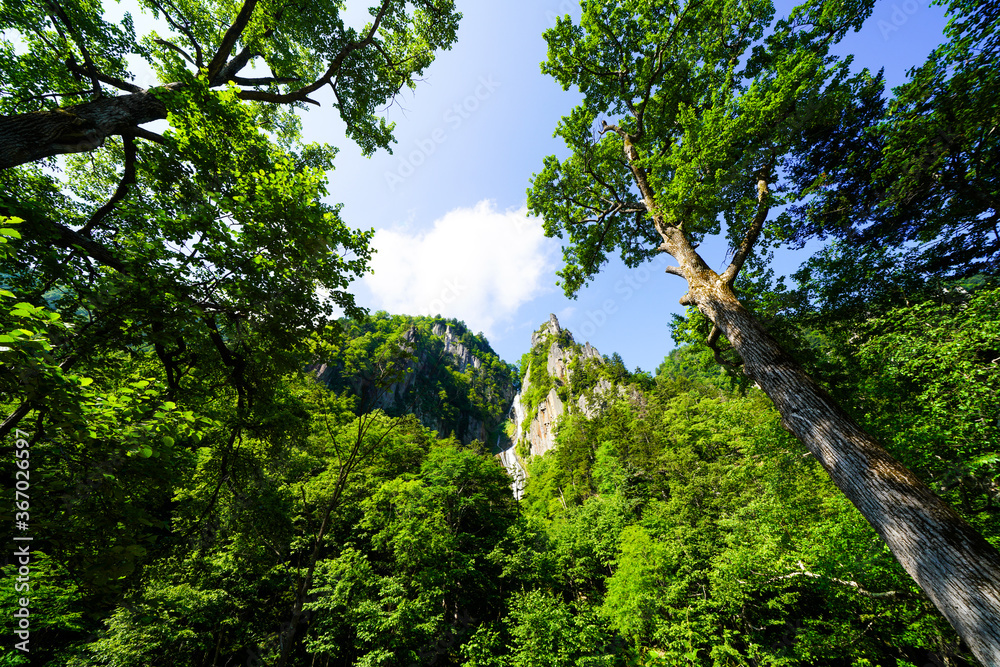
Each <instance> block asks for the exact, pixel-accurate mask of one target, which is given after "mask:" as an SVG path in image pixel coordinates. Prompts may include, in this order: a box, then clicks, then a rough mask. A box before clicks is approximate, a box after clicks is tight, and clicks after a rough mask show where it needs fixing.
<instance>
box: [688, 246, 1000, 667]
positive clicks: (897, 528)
mask: <svg viewBox="0 0 1000 667" xmlns="http://www.w3.org/2000/svg"><path fill="white" fill-rule="evenodd" d="M678 254H680V255H684V253H683V252H679V253H678ZM679 259H680V258H679ZM681 264H682V268H691V267H690V266H689V267H685V266H684V264H685V262H683V261H682V262H681ZM702 266H703V265H702ZM685 276H686V277H688V278H689V281H688V283H689V287H690V293H689V294H690V296H689V299H690V300H691V301H693V302H694V303H696V304H697V305H698V308H699V310H701V312H702V313H704V314H705V315H706V316H707V317H708V318H709V319H710V320H711V321H712V322H713V323H714V324H715V325H716V326H717V327H718V328H719V329H720V330H721V332H722V333H723V334H724V335H725V336H726V338H728V339H729V341H730V343H732V345H733V348H734V349H735V350H736V352H737V353H738V354H739V355H740V357H741V358H742V359H743V364H744V370H745V372H746V373H747V375H748V376H749V377H750V378H752V379H753V380H754V381H755V382H756V383H757V384H758V385H759V386H760V388H761V389H763V390H764V393H766V394H767V395H768V396H769V397H770V398H771V400H772V401H774V405H775V407H777V409H778V412H779V413H780V414H781V421H782V424H784V425H785V427H787V428H788V429H789V430H790V431H791V432H792V433H793V434H794V435H795V437H796V438H798V439H799V440H800V441H801V442H802V443H803V444H804V445H805V446H806V448H807V449H808V450H809V451H810V452H812V454H813V455H814V456H815V457H816V459H817V460H818V461H819V462H820V463H821V464H822V466H823V468H825V469H826V471H827V472H828V473H829V474H830V477H831V478H832V479H833V482H834V484H836V485H837V488H838V489H840V490H841V491H842V492H843V493H844V495H846V496H847V498H848V499H849V500H850V501H851V502H852V503H854V505H855V506H856V507H857V508H858V509H859V510H860V511H861V514H862V515H864V517H865V518H866V519H867V520H868V522H869V523H870V524H871V525H872V527H873V528H874V529H875V531H876V532H877V533H878V534H879V535H880V536H881V537H882V539H884V540H885V542H886V544H887V545H888V546H889V549H890V550H891V551H892V553H893V555H894V556H895V557H896V559H897V560H898V561H899V562H900V564H901V565H902V566H903V568H904V569H905V570H906V571H907V572H908V573H909V574H910V576H912V577H913V579H914V580H915V581H916V582H917V584H918V585H919V586H920V588H921V589H922V590H923V591H924V593H926V594H927V596H928V597H929V598H930V599H931V601H932V602H933V603H934V605H935V606H936V607H937V608H938V610H939V611H940V612H941V613H942V614H943V615H944V617H945V618H947V619H948V621H949V622H950V623H951V624H952V626H953V627H954V628H955V630H956V631H957V632H958V634H959V635H960V636H961V637H962V639H963V640H965V642H966V643H967V644H968V645H969V647H970V648H971V649H972V652H973V653H974V654H975V656H976V657H977V658H978V659H979V661H980V662H982V663H983V664H984V665H987V666H993V665H1000V553H998V552H997V550H996V549H995V548H994V547H993V546H992V545H991V544H989V543H988V542H987V541H986V540H985V539H984V538H983V537H982V535H980V534H979V533H978V532H976V530H974V529H973V528H972V527H971V526H970V525H969V524H968V523H966V521H965V520H964V519H962V518H961V517H960V516H959V515H958V513H957V512H955V510H954V509H952V507H951V506H950V505H948V504H947V503H945V502H944V501H943V500H942V499H941V498H940V497H938V496H937V495H936V494H935V493H934V492H933V491H931V489H930V488H929V487H928V486H927V485H926V484H924V483H923V482H922V481H921V480H920V479H918V478H917V476H916V475H914V474H913V473H912V472H911V471H910V470H909V469H907V468H906V467H905V466H904V465H903V464H901V463H900V462H899V461H897V460H896V459H894V458H893V457H892V456H891V455H890V454H889V452H887V451H886V450H885V449H883V448H882V446H881V445H879V444H878V442H876V440H875V439H874V438H873V437H872V436H871V435H869V434H868V433H866V432H865V431H864V430H863V429H862V428H861V427H860V426H859V425H858V424H857V423H856V422H855V421H854V420H853V419H851V417H849V416H848V415H847V413H846V412H844V410H843V409H842V408H841V407H840V406H839V405H838V404H837V403H836V402H835V401H834V400H833V398H832V397H831V396H830V395H829V394H828V393H827V392H826V391H825V390H824V389H823V388H822V387H820V386H819V385H818V384H817V383H816V381H815V380H813V379H812V378H811V377H810V376H809V375H808V374H807V373H806V372H805V371H804V370H803V369H802V368H801V367H800V366H799V365H798V364H796V363H795V362H794V361H793V360H792V359H791V357H789V355H788V354H787V353H786V352H785V351H784V350H783V349H782V348H781V346H780V345H778V343H777V342H776V341H775V340H774V339H773V338H772V337H771V336H770V335H768V333H767V332H766V331H765V330H764V327H763V326H762V325H761V324H760V322H759V321H758V320H757V319H756V318H755V317H754V316H753V315H752V314H751V313H750V312H749V311H748V310H747V309H746V308H744V307H743V305H742V304H740V302H739V300H738V299H737V298H736V296H735V294H734V293H733V291H732V289H731V288H730V287H729V286H727V285H725V283H724V281H723V280H722V279H721V278H720V277H719V276H718V275H717V274H715V273H714V272H711V271H707V272H706V271H704V270H702V267H698V269H696V270H694V271H685ZM712 276H714V279H713V278H712ZM692 279H693V280H692Z"/></svg>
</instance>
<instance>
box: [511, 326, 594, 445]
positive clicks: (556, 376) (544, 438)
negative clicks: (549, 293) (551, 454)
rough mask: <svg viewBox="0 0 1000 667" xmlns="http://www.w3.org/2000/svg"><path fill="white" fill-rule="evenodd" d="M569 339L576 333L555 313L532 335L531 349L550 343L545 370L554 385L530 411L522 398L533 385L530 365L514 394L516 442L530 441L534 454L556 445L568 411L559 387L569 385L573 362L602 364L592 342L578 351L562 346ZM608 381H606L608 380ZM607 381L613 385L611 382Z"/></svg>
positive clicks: (571, 405) (571, 339)
mask: <svg viewBox="0 0 1000 667" xmlns="http://www.w3.org/2000/svg"><path fill="white" fill-rule="evenodd" d="M567 339H568V341H569V342H570V343H573V342H574V341H573V335H572V334H570V332H568V331H564V330H563V328H562V327H560V326H559V320H558V319H557V318H556V316H555V315H549V321H548V322H546V323H545V324H543V325H542V327H541V328H540V329H539V330H538V331H536V332H535V333H533V334H532V335H531V348H532V350H534V349H536V348H537V347H539V346H541V345H548V354H547V355H546V360H545V370H546V372H547V373H548V375H549V377H550V378H551V379H552V381H553V382H554V384H555V386H554V387H552V388H551V389H549V392H548V394H547V395H546V396H545V398H544V400H542V402H541V403H540V404H539V405H538V406H537V408H536V409H535V411H534V414H530V415H529V414H527V412H528V409H529V406H527V405H525V404H524V400H523V398H524V396H525V395H526V394H527V393H528V389H529V388H530V382H529V377H530V376H531V369H530V367H529V368H527V369H525V374H524V379H523V384H522V386H521V392H520V393H519V394H518V395H517V396H515V397H514V408H513V413H514V417H513V418H514V434H515V435H514V438H515V443H523V442H524V441H527V442H528V447H527V451H528V453H529V455H531V456H534V455H538V454H544V453H545V452H547V451H550V450H551V449H553V448H554V447H555V442H556V440H555V438H556V427H557V425H558V423H559V418H560V417H562V415H563V414H564V413H565V412H566V410H567V406H566V405H564V403H563V400H562V399H561V398H560V397H559V393H558V392H557V390H556V387H559V386H569V385H570V380H571V375H572V371H571V370H570V364H571V363H573V360H574V359H575V358H576V357H577V356H578V355H579V356H581V357H582V358H583V359H584V360H587V359H596V360H597V361H599V362H601V363H603V358H602V357H601V354H600V353H599V352H598V351H597V350H596V349H595V348H594V347H592V346H591V345H590V343H586V344H584V346H583V348H582V349H581V351H580V352H579V353H578V352H577V351H576V349H575V347H565V348H564V347H563V345H564V344H565V341H566V340H567ZM605 382H606V383H607V381H606V380H605ZM607 384H608V385H609V386H610V383H607ZM581 398H582V397H581ZM569 407H570V408H575V407H576V406H575V405H574V404H570V406H569ZM581 411H582V410H581ZM592 414H596V413H592ZM588 416H590V415H588ZM526 423H527V424H528V426H527V430H525V424H526ZM522 448H523V447H522Z"/></svg>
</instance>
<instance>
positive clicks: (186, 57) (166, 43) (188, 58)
mask: <svg viewBox="0 0 1000 667" xmlns="http://www.w3.org/2000/svg"><path fill="white" fill-rule="evenodd" d="M153 41H154V42H156V43H157V44H159V45H160V46H165V47H167V48H168V49H172V50H173V51H176V52H177V53H179V54H181V58H183V59H184V60H186V61H188V62H189V63H191V64H192V65H194V66H195V67H197V66H198V65H196V64H195V61H194V58H192V57H191V56H190V54H188V52H187V51H185V50H184V49H182V48H181V47H179V46H177V45H176V44H174V43H173V42H171V41H169V40H166V39H154V40H153Z"/></svg>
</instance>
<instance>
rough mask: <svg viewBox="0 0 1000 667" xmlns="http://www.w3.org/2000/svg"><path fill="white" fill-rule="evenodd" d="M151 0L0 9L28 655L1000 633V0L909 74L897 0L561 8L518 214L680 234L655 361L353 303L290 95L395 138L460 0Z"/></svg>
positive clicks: (378, 144)
mask: <svg viewBox="0 0 1000 667" xmlns="http://www.w3.org/2000/svg"><path fill="white" fill-rule="evenodd" d="M139 4H140V5H141V6H142V7H144V8H145V9H147V10H148V11H150V12H154V13H156V14H157V15H158V16H162V17H163V18H164V20H165V21H167V22H168V23H169V24H170V25H171V26H172V28H173V30H174V34H173V36H172V37H169V38H166V37H161V36H158V35H155V34H151V35H146V36H141V37H137V36H136V34H135V30H134V26H133V25H132V22H131V19H126V20H124V21H122V22H116V23H112V22H109V21H107V20H106V19H105V18H104V15H103V13H102V7H101V4H100V3H99V2H96V0H37V1H36V0H31V1H28V2H25V1H23V0H0V29H2V30H3V31H4V32H3V35H2V39H0V222H2V225H0V364H2V365H0V412H2V415H0V417H2V419H3V421H2V424H0V439H2V447H3V452H4V455H3V457H2V465H0V475H2V478H3V491H4V493H3V496H4V499H3V508H2V512H0V516H2V517H3V520H4V522H5V535H7V537H6V538H5V539H6V545H7V547H6V550H5V556H4V559H3V561H2V569H3V571H4V582H3V585H2V587H0V600H2V605H0V608H2V609H3V617H2V624H0V628H2V630H0V634H2V636H3V643H2V644H0V665H12V666H13V665H28V664H31V665H36V664H37V665H73V666H77V667H82V666H83V665H111V666H120V667H124V666H126V665H136V666H138V665H178V666H191V667H194V666H196V665H197V666H202V665H204V666H209V665H211V666H213V667H214V666H222V665H269V666H270V665H273V666H276V667H285V666H293V665H301V666H307V665H308V666H327V665H358V666H365V667H374V666H376V665H381V666H386V667H389V666H409V665H462V666H463V667H486V666H495V667H500V666H515V667H536V666H537V667H550V666H553V667H560V666H577V667H590V666H593V667H596V666H598V665H608V666H611V665H622V666H625V665H643V666H649V667H653V666H657V665H718V666H719V667H721V666H723V665H726V666H728V665H745V666H748V667H749V666H754V667H756V666H764V665H768V666H775V667H777V666H779V665H823V666H830V667H833V666H838V667H839V666H851V667H875V666H880V667H928V666H944V665H947V666H950V667H957V666H961V665H984V666H986V667H989V666H991V665H996V664H1000V554H998V552H997V549H996V547H997V546H998V545H1000V487H998V480H1000V281H998V273H1000V271H998V269H997V267H998V266H1000V229H998V219H1000V218H998V216H1000V212H998V209H997V204H996V198H997V185H996V184H997V175H996V172H997V167H998V158H1000V149H998V145H997V143H998V137H1000V134H998V133H997V131H996V129H997V125H998V122H1000V102H998V94H1000V82H998V81H997V77H998V68H997V66H996V65H997V63H998V62H1000V40H998V37H997V36H998V35H1000V6H998V5H996V4H995V3H974V2H970V1H969V0H951V2H950V3H947V6H948V8H949V11H950V17H951V22H950V23H949V26H948V30H947V33H946V38H947V41H946V42H945V43H944V44H943V45H942V46H941V47H939V48H937V49H936V50H935V51H934V52H933V53H932V54H931V56H930V58H929V59H928V60H927V62H926V63H925V64H923V65H922V66H920V67H917V68H915V69H914V70H912V71H911V72H910V74H909V79H908V81H907V83H905V84H904V85H902V86H900V87H898V88H896V89H894V90H891V91H887V90H885V86H884V83H883V81H882V77H881V74H880V73H872V72H869V71H868V70H862V71H857V70H856V69H852V68H851V60H850V58H841V57H838V56H835V55H833V53H832V51H831V49H832V47H833V46H834V45H836V43H837V42H838V41H839V40H840V39H841V38H842V37H843V36H844V35H845V34H846V33H847V32H848V31H850V30H852V29H856V28H857V27H858V26H859V25H860V24H861V22H863V21H864V20H865V18H866V17H868V16H869V15H870V14H871V11H872V2H870V1H869V0H857V1H855V0H842V1H841V0H838V1H836V2H829V1H827V2H819V1H810V2H806V3H805V4H803V5H801V6H800V7H798V8H796V9H794V10H792V11H791V12H790V13H788V14H787V15H777V14H776V12H775V8H774V6H773V5H772V4H771V3H770V2H767V1H764V0H747V1H745V2H744V1H742V0H707V1H704V2H660V1H656V2H630V1H625V0H586V1H585V2H582V3H581V10H582V11H581V14H580V17H579V18H578V19H573V18H571V17H570V16H566V17H563V18H559V19H558V20H557V21H555V23H554V25H553V27H551V28H550V29H549V30H548V31H546V33H545V35H544V39H545V40H546V41H547V43H548V47H549V55H548V59H547V61H546V62H544V63H542V69H543V71H544V72H545V73H546V74H547V75H550V76H551V77H552V78H554V79H555V80H556V82H557V83H558V84H560V85H562V86H563V87H564V88H566V89H571V88H572V89H575V90H576V91H578V92H579V93H580V94H581V98H582V101H581V102H580V103H579V104H578V106H576V107H575V108H573V109H572V110H569V115H567V116H566V117H565V118H563V120H562V122H561V123H560V124H559V126H558V127H557V128H556V133H557V136H559V137H560V138H561V139H563V140H564V141H565V144H566V148H567V151H566V152H565V153H564V154H563V155H562V156H558V157H557V156H550V157H544V156H542V155H538V156H537V158H538V160H539V163H540V165H541V170H540V171H539V172H538V173H536V174H535V175H534V176H533V177H530V178H529V176H530V175H529V174H525V184H526V185H529V184H530V187H529V190H528V207H529V209H530V210H531V211H532V212H533V213H535V214H536V215H537V216H539V218H541V220H540V221H539V222H540V224H543V225H544V227H545V231H546V233H547V234H549V235H551V236H556V237H559V238H561V239H562V240H563V243H564V248H563V252H564V259H565V265H564V267H563V269H562V270H561V271H560V278H561V285H562V287H563V288H564V289H565V291H566V293H567V294H569V295H573V294H575V293H576V292H577V291H579V290H580V289H581V287H582V286H583V285H585V284H587V282H588V281H591V280H593V279H594V278H595V277H596V276H597V275H598V274H599V273H600V271H601V270H602V267H604V266H605V265H606V263H607V261H608V260H609V258H611V257H614V256H618V257H620V258H621V259H622V261H624V262H625V264H626V265H627V266H631V267H635V266H639V265H641V264H642V263H643V262H645V261H647V260H649V259H650V258H652V257H654V256H656V255H657V254H658V253H660V252H663V253H666V254H668V255H670V256H671V257H672V258H673V259H674V260H675V261H676V264H677V265H676V266H671V267H670V268H669V269H668V271H667V272H668V273H670V274H673V275H672V276H666V277H665V278H663V280H669V281H673V282H677V278H678V277H680V278H682V279H683V280H684V281H685V282H686V284H687V286H688V293H687V294H686V295H685V296H684V297H683V299H682V303H683V304H685V305H687V306H688V309H687V313H686V315H685V316H684V317H677V318H675V320H674V321H673V323H672V326H671V331H672V334H673V338H674V341H675V343H676V347H675V349H674V350H673V352H671V353H670V354H669V355H668V356H667V357H666V358H665V359H664V360H663V362H662V364H661V365H660V366H659V367H658V368H657V369H656V372H655V374H650V373H646V372H642V371H641V370H638V369H637V370H635V371H629V370H628V368H627V367H626V366H625V364H624V363H623V361H622V358H621V357H620V356H619V355H618V354H615V353H614V351H612V352H611V353H610V354H607V355H602V354H600V353H599V352H598V351H596V350H595V349H594V348H592V347H591V346H590V345H589V344H588V343H586V342H584V343H580V342H578V341H577V340H576V339H575V338H574V336H573V334H572V332H570V331H567V330H564V329H562V328H560V326H559V324H558V322H557V320H556V318H555V317H554V316H553V317H552V318H551V320H550V321H549V322H548V323H542V325H541V327H540V328H539V329H537V330H536V332H535V334H534V336H532V338H531V340H530V341H529V340H527V339H526V340H525V341H524V349H525V353H524V355H523V357H521V359H520V360H518V363H517V364H516V365H515V364H512V363H510V362H511V361H514V360H507V361H505V360H502V359H500V358H499V356H498V355H497V354H496V353H495V352H494V350H493V348H492V347H491V345H490V343H489V341H488V340H487V339H486V337H485V336H483V335H482V334H476V333H474V332H473V331H471V330H469V329H468V327H467V326H466V325H465V324H464V323H463V322H460V321H457V320H454V319H448V318H444V317H441V316H436V317H418V316H409V315H403V314H389V313H386V312H381V311H380V312H375V313H369V312H366V310H365V309H364V308H363V307H362V305H361V304H358V303H356V301H355V297H354V294H353V292H352V291H351V288H350V283H351V282H352V280H354V279H356V278H357V277H359V276H361V275H363V274H364V273H365V272H366V271H367V270H368V269H369V265H370V260H371V254H372V248H371V241H372V236H373V232H372V231H364V230H358V229H357V228H356V227H352V226H350V225H348V224H347V222H345V221H344V220H343V219H342V218H341V214H340V213H341V209H340V207H339V206H338V205H332V204H329V203H327V202H326V201H325V198H326V194H327V189H326V187H327V186H326V184H327V180H326V179H327V173H328V172H329V171H330V170H331V168H332V165H333V161H334V157H335V155H336V152H337V149H336V147H333V146H329V145H320V144H306V143H304V141H303V139H302V132H301V125H302V121H301V118H300V115H299V114H301V113H302V112H303V111H304V110H306V109H307V108H308V106H309V105H310V104H311V103H312V102H313V101H314V100H313V99H312V97H311V96H312V95H314V94H317V91H320V90H321V89H323V88H324V87H329V88H330V89H332V90H333V92H334V94H335V96H336V100H337V102H336V105H335V109H336V110H337V112H338V113H339V115H340V117H341V119H342V120H343V122H344V124H345V126H346V133H347V138H348V139H350V140H351V141H353V142H355V143H356V144H357V145H358V146H360V148H361V150H362V152H363V153H365V154H366V155H370V154H372V153H373V152H374V151H376V150H381V149H388V148H390V146H391V144H392V142H393V129H394V128H393V126H392V125H391V124H388V123H386V122H385V121H384V120H383V119H382V118H381V117H380V115H379V110H380V109H381V108H382V107H383V106H384V105H385V104H386V103H387V102H391V101H392V100H393V99H394V96H395V95H397V94H398V93H399V91H400V90H402V89H405V88H413V87H414V86H415V85H416V82H417V81H418V80H419V79H420V77H421V76H422V75H423V74H424V72H425V70H426V69H427V68H428V67H430V66H431V65H432V62H433V60H434V57H435V54H436V53H438V52H439V51H441V50H443V49H448V48H449V47H450V46H451V45H452V44H453V43H454V41H455V39H456V35H457V32H456V31H457V26H458V22H459V20H460V18H461V14H460V13H459V12H457V11H456V7H455V4H454V2H452V1H451V0H411V1H409V2H404V1H402V0H382V1H381V2H380V3H376V5H375V6H374V7H372V9H371V11H370V16H371V18H370V20H369V21H368V23H367V25H366V26H365V27H364V28H363V29H357V28H352V27H349V25H348V24H346V23H345V21H344V19H343V11H344V7H343V3H339V2H331V1H322V2H314V3H306V4H295V3H287V2H283V1H281V0H244V1H243V2H230V1H228V0H227V1H222V0H162V1H161V0H140V2H139ZM127 56H138V57H140V58H142V59H143V60H144V61H145V62H146V63H148V64H149V65H150V66H151V67H152V71H153V72H154V74H155V76H156V77H157V79H158V83H157V84H156V85H153V86H151V87H148V88H147V87H141V86H139V85H138V84H136V83H135V82H134V78H133V76H132V74H133V73H132V72H130V61H129V59H128V58H127ZM262 73H263V74H262ZM151 121H159V122H160V124H158V125H155V126H154V127H158V128H160V129H159V130H156V131H154V130H151V129H147V128H144V127H142V126H143V125H146V124H148V123H150V122H151ZM331 177H332V178H336V174H335V173H333V174H332V176H331ZM719 233H723V234H726V235H728V239H729V242H730V255H729V256H728V257H727V258H726V259H727V263H728V266H727V268H725V269H724V270H723V271H722V272H721V273H719V272H716V271H714V270H712V269H711V268H709V266H710V264H711V263H710V262H707V261H706V260H705V259H703V258H702V257H701V256H700V255H699V254H698V248H699V245H700V244H701V242H702V241H703V240H704V239H705V238H706V237H708V236H710V235H713V234H719ZM816 239H822V240H825V241H826V243H825V245H824V246H823V249H822V250H821V251H819V252H818V253H817V254H815V255H814V256H813V257H811V258H810V259H808V261H806V262H805V264H803V266H802V267H801V269H799V271H798V272H797V273H796V274H794V275H793V276H791V277H790V278H791V280H789V279H788V277H782V276H776V275H775V273H774V269H773V267H772V266H770V265H769V260H770V256H771V250H772V249H774V248H776V247H779V246H781V245H791V246H802V245H803V244H805V243H806V242H808V241H811V240H816ZM713 261H714V259H713ZM636 335H637V336H646V334H643V332H636ZM659 335H660V334H657V336H659ZM648 337H649V338H650V339H651V340H652V339H653V338H654V337H655V336H654V335H653V334H648ZM515 480H516V481H515Z"/></svg>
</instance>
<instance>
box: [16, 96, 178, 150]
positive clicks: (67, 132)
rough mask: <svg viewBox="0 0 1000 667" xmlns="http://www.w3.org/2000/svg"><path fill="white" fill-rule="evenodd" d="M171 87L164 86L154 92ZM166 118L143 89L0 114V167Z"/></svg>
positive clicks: (87, 146) (95, 143) (83, 146)
mask: <svg viewBox="0 0 1000 667" xmlns="http://www.w3.org/2000/svg"><path fill="white" fill-rule="evenodd" d="M176 87H177V84H169V85H167V86H164V87H163V88H161V89H160V91H159V93H160V94H161V95H162V93H163V92H165V91H169V90H173V89H174V88H176ZM166 117H167V107H166V105H165V104H164V103H163V101H162V100H161V99H159V98H158V97H157V94H156V93H153V92H148V91H144V92H136V93H130V94H128V95H120V96H118V97H102V98H100V99H98V100H94V101H93V102H87V103H86V104H78V105H76V106H72V107H67V108H65V109H56V110H55V111H35V112H32V113H25V114H19V115H16V116H0V169H7V168H9V167H15V166H17V165H19V164H25V163H28V162H34V161H36V160H40V159H42V158H46V157H51V156H53V155H64V154H66V153H81V152H84V151H91V150H94V149H95V148H97V147H99V146H101V145H102V144H103V143H104V140H105V139H106V138H107V137H110V136H113V135H116V134H127V133H130V132H133V131H135V129H136V128H137V127H138V126H139V125H142V124H143V123H148V122H150V121H154V120H161V119H163V118H166Z"/></svg>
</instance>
